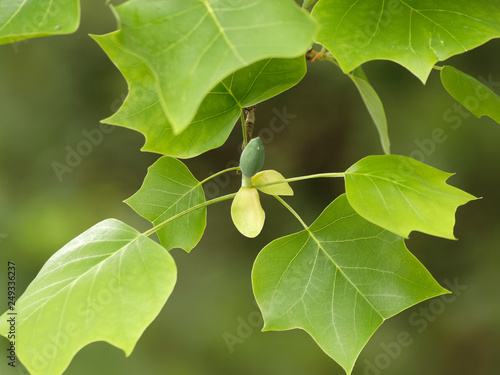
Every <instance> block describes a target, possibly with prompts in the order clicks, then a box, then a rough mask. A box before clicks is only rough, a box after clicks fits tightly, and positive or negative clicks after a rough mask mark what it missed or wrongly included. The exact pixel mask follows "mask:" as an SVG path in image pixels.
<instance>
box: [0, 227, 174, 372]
mask: <svg viewBox="0 0 500 375" xmlns="http://www.w3.org/2000/svg"><path fill="white" fill-rule="evenodd" d="M176 278H177V270H176V266H175V263H174V260H173V258H172V257H171V256H170V254H169V253H168V252H167V251H165V249H163V248H162V247H161V246H160V245H158V244H157V243H156V242H154V241H153V240H151V239H149V238H147V237H145V236H143V235H141V234H140V233H139V232H137V231H136V230H135V229H133V228H131V227H129V226H128V225H125V224H124V223H122V222H120V221H118V220H114V219H108V220H104V221H102V222H100V223H99V224H97V225H95V226H93V227H92V228H90V229H89V230H87V231H86V232H84V233H83V234H81V235H80V236H78V237H77V238H75V239H74V240H72V241H71V242H69V243H68V244H67V245H66V246H64V247H63V248H62V249H60V250H59V251H58V252H56V253H55V254H54V255H53V256H52V257H51V258H50V259H49V260H48V261H47V263H46V264H45V265H44V266H43V268H42V269H41V270H40V273H39V274H38V275H37V277H36V278H35V279H34V280H33V281H32V283H31V284H30V285H29V286H28V288H27V289H26V291H25V292H24V294H23V295H22V296H21V297H20V298H19V300H18V301H17V304H16V312H17V316H16V318H17V326H16V330H17V332H16V334H17V337H18V338H19V339H18V340H17V341H16V344H17V346H16V349H17V351H16V354H17V356H18V358H19V360H20V361H21V362H22V363H23V364H24V365H25V366H26V368H27V369H28V370H29V372H30V373H31V374H32V375H60V374H62V373H63V372H64V370H65V369H66V368H67V367H68V365H69V364H70V362H71V360H72V358H73V357H74V356H75V354H76V353H77V352H78V351H79V350H80V349H82V348H83V347H85V346H86V345H88V344H90V343H92V342H95V341H106V342H108V343H110V344H111V345H114V346H116V347H118V348H120V349H122V350H123V351H124V352H125V354H126V355H127V356H128V355H130V354H131V353H132V350H133V349H134V346H135V344H136V343H137V341H138V340H139V338H140V336H141V335H142V333H143V332H144V330H145V329H146V328H147V326H148V325H149V324H150V323H151V322H152V321H153V320H154V319H155V318H156V316H157V315H158V314H159V313H160V310H161V309H162V307H163V305H164V304H165V302H166V301H167V299H168V297H169V296H170V294H171V293H172V290H173V288H174V285H175V282H176ZM7 313H8V312H7ZM7 313H6V314H4V315H3V316H2V317H1V319H0V334H2V335H3V336H6V335H7V334H8V331H9V327H8V322H7V319H8V318H10V317H11V316H10V315H7Z"/></svg>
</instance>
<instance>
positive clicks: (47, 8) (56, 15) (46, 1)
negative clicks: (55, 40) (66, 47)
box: [0, 0, 80, 44]
mask: <svg viewBox="0 0 500 375" xmlns="http://www.w3.org/2000/svg"><path fill="white" fill-rule="evenodd" d="M0 9H1V10H0V44H6V43H14V42H18V41H21V40H24V39H29V38H36V37H41V36H48V35H58V34H69V33H72V32H74V31H76V30H77V29H78V25H79V23H80V5H79V1H78V0H37V1H27V0H2V3H1V5H0Z"/></svg>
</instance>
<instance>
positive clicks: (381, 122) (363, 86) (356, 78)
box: [349, 67, 391, 154]
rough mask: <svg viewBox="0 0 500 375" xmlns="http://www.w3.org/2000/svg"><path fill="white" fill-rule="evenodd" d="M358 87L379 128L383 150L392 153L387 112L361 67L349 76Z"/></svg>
mask: <svg viewBox="0 0 500 375" xmlns="http://www.w3.org/2000/svg"><path fill="white" fill-rule="evenodd" d="M349 77H350V78H351V79H352V81H353V82H354V84H355V85H356V87H357V89H358V91H359V93H360V94H361V98H362V99H363V101H364V102H365V105H366V108H367V109H368V112H370V116H371V117H372V120H373V122H374V123H375V126H376V127H377V130H378V134H379V136H380V142H381V143H382V148H383V149H384V152H385V153H386V154H390V153H391V141H390V140H389V131H388V129H387V118H386V117H385V110H384V105H383V104H382V101H381V100H380V98H379V96H378V94H377V92H376V91H375V90H374V89H373V87H372V85H370V82H369V81H368V78H367V77H366V75H365V72H364V71H363V69H362V68H361V67H359V68H356V69H355V70H354V72H353V73H352V74H349Z"/></svg>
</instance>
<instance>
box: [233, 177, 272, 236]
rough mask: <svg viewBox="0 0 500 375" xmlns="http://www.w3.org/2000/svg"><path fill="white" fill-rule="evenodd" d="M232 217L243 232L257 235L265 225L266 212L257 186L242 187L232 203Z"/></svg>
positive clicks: (248, 234) (247, 234)
mask: <svg viewBox="0 0 500 375" xmlns="http://www.w3.org/2000/svg"><path fill="white" fill-rule="evenodd" d="M231 218H232V219H233V223H234V225H235V226H236V228H238V230H239V231H240V233H241V234H243V235H244V236H246V237H250V238H254V237H257V236H258V235H259V233H260V231H261V230H262V227H263V226H264V220H265V218H266V214H265V212H264V210H263V209H262V206H261V205H260V200H259V192H258V191H257V189H255V188H248V187H241V188H240V190H239V191H238V193H237V194H236V197H235V198H234V200H233V204H232V205H231Z"/></svg>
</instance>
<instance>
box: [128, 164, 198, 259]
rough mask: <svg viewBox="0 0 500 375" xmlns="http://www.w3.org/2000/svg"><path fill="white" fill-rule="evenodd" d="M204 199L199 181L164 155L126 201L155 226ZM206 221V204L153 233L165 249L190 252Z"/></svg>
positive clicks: (187, 170) (180, 165)
mask: <svg viewBox="0 0 500 375" xmlns="http://www.w3.org/2000/svg"><path fill="white" fill-rule="evenodd" d="M203 202H205V194H204V192H203V188H202V186H201V183H200V182H199V181H198V180H197V179H196V178H194V176H193V175H192V174H191V172H190V171H189V169H188V168H187V167H186V166H185V165H184V164H183V163H182V162H180V161H179V160H177V159H174V158H171V157H169V156H164V157H162V158H160V159H158V160H157V161H156V162H155V163H154V164H153V165H152V166H151V167H149V169H148V174H147V176H146V178H145V179H144V183H143V184H142V187H141V188H140V189H139V191H138V192H137V193H135V194H134V195H132V196H131V197H130V198H128V199H127V200H126V201H125V203H127V204H128V205H129V206H130V207H132V208H133V209H134V211H136V212H137V213H138V214H139V215H141V216H143V217H144V218H146V219H148V220H149V221H151V222H152V223H153V224H154V225H157V224H160V223H162V222H164V221H165V220H167V219H169V218H171V217H173V216H175V215H177V214H179V213H181V212H182V211H185V210H187V209H189V208H191V207H194V206H196V205H198V204H201V203H203ZM206 222H207V209H206V208H205V207H203V208H200V209H198V210H195V211H193V212H191V213H189V214H186V215H184V216H182V217H179V218H178V219H176V220H174V221H172V222H170V223H168V224H167V225H165V226H164V227H163V228H161V229H160V230H158V231H157V232H156V233H157V234H158V237H159V238H160V242H161V244H162V245H163V246H164V247H165V248H166V249H167V250H170V249H173V248H175V247H180V248H181V249H184V250H186V251H187V252H189V251H191V250H192V249H193V248H194V247H195V246H196V244H197V243H198V242H199V241H200V239H201V237H202V236H203V232H204V231H205V226H206Z"/></svg>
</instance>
